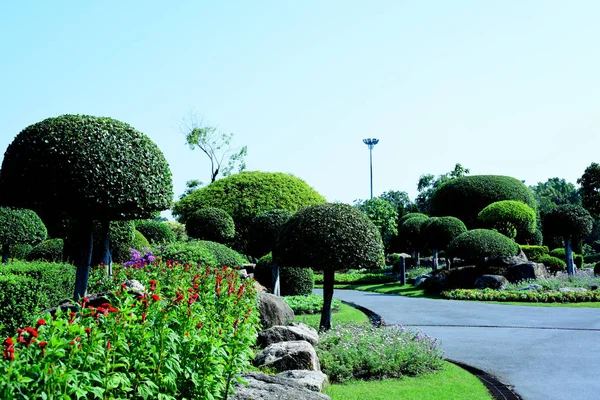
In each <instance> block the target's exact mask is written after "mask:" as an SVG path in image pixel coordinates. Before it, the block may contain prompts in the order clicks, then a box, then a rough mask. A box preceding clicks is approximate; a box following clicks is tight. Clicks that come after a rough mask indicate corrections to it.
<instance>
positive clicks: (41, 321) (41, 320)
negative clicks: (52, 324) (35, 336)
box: [37, 318, 46, 328]
mask: <svg viewBox="0 0 600 400" xmlns="http://www.w3.org/2000/svg"><path fill="white" fill-rule="evenodd" d="M42 325H46V320H45V319H43V318H40V319H38V321H37V327H38V328H39V327H40V326H42Z"/></svg>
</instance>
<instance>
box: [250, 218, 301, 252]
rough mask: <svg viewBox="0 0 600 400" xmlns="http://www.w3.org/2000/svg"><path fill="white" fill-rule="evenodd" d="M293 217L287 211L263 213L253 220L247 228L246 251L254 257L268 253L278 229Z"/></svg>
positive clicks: (275, 238)
mask: <svg viewBox="0 0 600 400" xmlns="http://www.w3.org/2000/svg"><path fill="white" fill-rule="evenodd" d="M292 215H294V214H293V213H292V212H291V211H288V210H270V211H265V212H262V213H260V214H258V215H257V216H255V217H254V218H252V222H251V223H250V226H249V228H248V242H249V243H248V244H249V246H248V251H249V254H250V255H252V256H254V257H262V256H264V255H265V254H267V253H270V252H271V251H272V250H273V247H274V246H275V242H276V240H277V235H278V234H279V229H281V227H282V226H283V224H285V223H286V222H287V221H288V220H289V219H290V218H291V217H292Z"/></svg>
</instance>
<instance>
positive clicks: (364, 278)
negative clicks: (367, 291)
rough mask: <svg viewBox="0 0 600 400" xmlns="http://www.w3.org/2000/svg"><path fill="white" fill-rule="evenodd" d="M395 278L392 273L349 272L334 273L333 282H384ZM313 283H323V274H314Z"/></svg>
mask: <svg viewBox="0 0 600 400" xmlns="http://www.w3.org/2000/svg"><path fill="white" fill-rule="evenodd" d="M395 281H396V278H395V277H394V276H393V275H384V274H382V273H369V274H364V273H351V274H339V273H338V274H335V283H346V284H354V283H385V282H395ZM315 284H317V285H322V284H323V274H315Z"/></svg>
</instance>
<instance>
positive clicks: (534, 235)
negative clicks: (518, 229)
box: [515, 228, 544, 246]
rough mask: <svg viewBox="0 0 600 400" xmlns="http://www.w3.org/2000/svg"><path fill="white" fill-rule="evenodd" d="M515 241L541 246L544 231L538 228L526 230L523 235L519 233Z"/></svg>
mask: <svg viewBox="0 0 600 400" xmlns="http://www.w3.org/2000/svg"><path fill="white" fill-rule="evenodd" d="M515 241H516V242H517V243H521V244H523V245H530V246H541V245H542V243H543V241H544V238H543V237H542V231H541V230H539V229H538V228H536V229H535V230H534V231H533V232H526V233H524V234H521V235H519V234H518V233H517V237H516V238H515Z"/></svg>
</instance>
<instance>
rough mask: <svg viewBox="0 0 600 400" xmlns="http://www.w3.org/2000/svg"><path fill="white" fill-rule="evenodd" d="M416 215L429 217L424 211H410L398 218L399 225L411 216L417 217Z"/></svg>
mask: <svg viewBox="0 0 600 400" xmlns="http://www.w3.org/2000/svg"><path fill="white" fill-rule="evenodd" d="M415 217H419V218H423V217H425V218H429V217H428V216H427V215H425V214H422V213H408V214H404V215H403V216H402V217H401V218H400V219H399V220H398V226H400V225H402V224H403V223H404V222H406V220H408V219H410V218H415Z"/></svg>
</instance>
